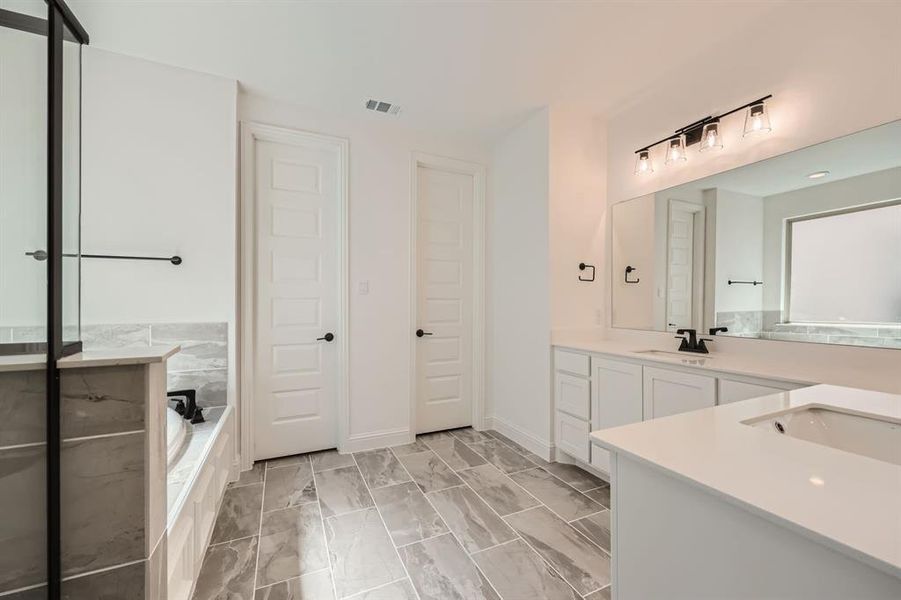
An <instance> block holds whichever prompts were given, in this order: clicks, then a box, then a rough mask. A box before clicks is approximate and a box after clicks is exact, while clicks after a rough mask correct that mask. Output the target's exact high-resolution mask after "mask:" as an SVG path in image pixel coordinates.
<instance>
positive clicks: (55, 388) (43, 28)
mask: <svg viewBox="0 0 901 600" xmlns="http://www.w3.org/2000/svg"><path fill="white" fill-rule="evenodd" d="M45 2H46V3H47V19H46V20H44V19H41V18H39V17H34V16H31V15H25V14H21V13H16V12H13V11H9V10H3V9H0V26H2V27H8V28H12V29H18V30H21V31H27V32H30V33H35V34H38V35H45V36H47V78H48V79H47V254H48V256H47V343H46V357H47V359H46V360H47V364H46V377H47V385H46V394H47V422H46V425H47V432H46V433H47V597H48V598H49V599H50V600H59V598H60V588H61V584H62V565H61V560H60V550H61V542H60V500H61V494H60V474H61V470H60V449H61V432H60V378H59V367H58V365H57V361H58V360H59V359H61V358H63V357H64V356H67V355H69V354H73V353H75V352H79V351H81V341H80V340H79V341H75V342H71V343H68V344H67V343H65V342H64V341H63V324H62V306H63V303H62V292H63V289H62V288H63V265H62V261H63V256H62V237H63V227H62V221H63V40H64V39H65V40H68V41H72V42H76V43H78V44H81V45H87V44H88V43H90V38H89V36H88V32H87V31H86V30H85V29H84V27H82V25H81V23H79V22H78V19H77V18H75V15H74V14H72V11H71V10H70V9H69V7H68V6H67V5H66V3H65V2H64V1H63V0H45ZM79 104H80V102H79ZM79 119H80V115H79ZM79 142H80V140H79ZM79 155H80V153H79ZM80 179H81V178H80V177H79V181H80ZM79 201H80V200H79Z"/></svg>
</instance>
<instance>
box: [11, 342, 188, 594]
mask: <svg viewBox="0 0 901 600" xmlns="http://www.w3.org/2000/svg"><path fill="white" fill-rule="evenodd" d="M175 351H177V348H172V347H169V348H150V347H148V348H146V349H142V350H141V351H140V352H133V351H125V352H121V353H115V352H111V353H103V354H102V355H97V354H91V353H89V352H86V353H83V354H80V355H74V356H72V357H67V358H66V359H64V360H61V361H60V367H61V372H60V387H61V406H62V410H61V422H60V425H61V433H62V446H61V457H60V458H61V475H62V477H61V493H62V512H61V525H62V536H61V541H62V549H61V552H62V568H63V577H64V591H65V592H66V593H68V594H69V597H72V598H98V597H105V596H106V597H123V598H125V597H128V598H139V597H140V598H144V599H145V600H146V599H151V598H152V599H155V598H163V597H165V586H164V585H163V584H162V573H163V572H164V571H165V493H166V492H165V468H166V467H165V454H166V448H165V429H164V427H163V420H162V419H163V413H162V411H164V410H165V400H164V397H165V394H164V393H165V364H166V363H165V361H166V359H167V358H168V356H170V355H171V354H172V353H174V352H175ZM43 377H44V371H43V370H34V371H23V372H12V371H4V372H2V373H0V390H2V391H0V415H2V416H4V417H8V418H4V419H3V421H2V422H3V428H2V430H3V433H2V434H0V511H2V512H3V515H4V517H3V519H2V520H0V539H2V540H3V544H0V595H2V594H3V593H4V592H10V591H12V590H21V589H23V588H24V589H26V590H27V589H30V590H32V591H31V592H29V593H33V594H38V595H40V594H42V593H43V590H44V589H45V587H44V586H45V579H46V577H45V571H44V568H45V563H46V556H45V551H46V550H45V547H46V541H45V526H46V525H45V524H46V508H45V505H44V503H43V501H44V497H45V465H46V454H45V453H46V437H45V430H44V425H43V419H44V410H45V398H44V394H43V390H44V384H43V383H42V382H40V381H39V379H43ZM38 391H39V392H40V393H38ZM161 586H162V587H161Z"/></svg>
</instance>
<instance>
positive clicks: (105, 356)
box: [56, 345, 181, 369]
mask: <svg viewBox="0 0 901 600" xmlns="http://www.w3.org/2000/svg"><path fill="white" fill-rule="evenodd" d="M180 350H181V346H178V345H174V346H173V345H166V346H163V345H160V346H141V347H135V348H110V349H99V350H85V351H84V352H79V353H78V354H73V355H72V356H67V357H65V358H61V359H59V361H57V363H56V364H57V365H58V366H59V368H60V369H77V368H82V367H106V366H113V365H139V364H144V363H154V362H163V361H164V360H166V359H168V358H169V357H170V356H172V355H173V354H175V353H177V352H178V351H180Z"/></svg>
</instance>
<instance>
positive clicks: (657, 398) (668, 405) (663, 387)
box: [643, 367, 716, 419]
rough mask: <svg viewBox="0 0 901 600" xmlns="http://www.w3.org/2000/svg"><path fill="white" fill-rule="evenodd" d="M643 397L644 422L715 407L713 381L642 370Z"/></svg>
mask: <svg viewBox="0 0 901 600" xmlns="http://www.w3.org/2000/svg"><path fill="white" fill-rule="evenodd" d="M643 396H644V398H643V400H644V418H645V419H657V418H659V417H667V416H669V415H676V414H679V413H683V412H689V411H692V410H698V409H701V408H708V407H710V406H714V405H715V404H716V379H715V378H713V377H707V376H705V375H694V374H692V373H683V372H682V371H669V370H667V369H658V368H656V367H645V368H644V394H643Z"/></svg>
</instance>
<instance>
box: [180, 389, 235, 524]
mask: <svg viewBox="0 0 901 600" xmlns="http://www.w3.org/2000/svg"><path fill="white" fill-rule="evenodd" d="M225 410H226V407H221V406H220V407H213V408H210V409H208V410H207V412H206V413H204V419H205V421H204V422H203V423H196V424H194V425H189V426H188V428H187V434H186V436H185V441H184V443H183V445H182V448H181V450H180V451H179V453H178V454H177V455H175V456H174V457H173V459H172V460H171V461H169V463H168V474H167V485H166V506H167V514H168V521H169V522H171V521H172V520H173V518H174V516H175V514H176V512H177V511H178V507H179V506H180V504H181V501H182V500H183V498H184V496H185V493H186V492H187V486H188V483H189V482H190V481H191V479H192V478H193V477H194V476H195V475H196V473H197V468H198V466H199V465H200V464H201V463H202V462H203V458H204V456H205V455H206V454H207V453H208V452H209V449H210V448H211V447H212V445H213V442H214V441H215V438H216V434H217V433H218V431H219V423H220V421H221V420H222V417H223V415H224V412H225Z"/></svg>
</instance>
